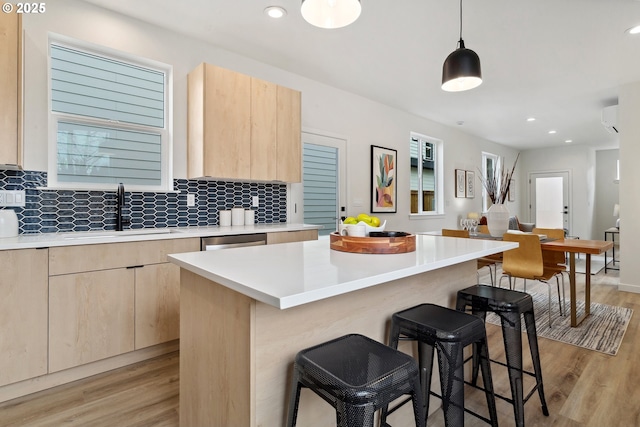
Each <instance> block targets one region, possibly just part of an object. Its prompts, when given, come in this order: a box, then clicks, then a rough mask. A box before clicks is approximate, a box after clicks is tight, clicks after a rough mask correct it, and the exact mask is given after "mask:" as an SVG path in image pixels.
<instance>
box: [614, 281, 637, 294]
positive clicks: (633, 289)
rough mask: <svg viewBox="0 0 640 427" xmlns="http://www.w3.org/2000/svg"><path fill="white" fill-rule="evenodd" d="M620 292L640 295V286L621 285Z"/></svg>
mask: <svg viewBox="0 0 640 427" xmlns="http://www.w3.org/2000/svg"><path fill="white" fill-rule="evenodd" d="M618 290H619V291H623V292H633V293H634V294H640V286H637V285H624V284H622V283H620V284H619V285H618Z"/></svg>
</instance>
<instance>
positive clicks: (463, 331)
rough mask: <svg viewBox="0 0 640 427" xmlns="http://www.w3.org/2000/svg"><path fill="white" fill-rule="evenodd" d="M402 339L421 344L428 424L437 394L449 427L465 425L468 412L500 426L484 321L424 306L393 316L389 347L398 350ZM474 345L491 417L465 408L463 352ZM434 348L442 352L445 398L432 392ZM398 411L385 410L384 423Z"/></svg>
mask: <svg viewBox="0 0 640 427" xmlns="http://www.w3.org/2000/svg"><path fill="white" fill-rule="evenodd" d="M400 339H409V340H415V341H418V360H419V365H420V373H421V385H422V395H423V400H424V410H423V416H424V419H425V422H426V419H427V416H428V414H429V395H434V396H437V397H439V398H441V399H442V409H443V411H444V418H445V425H446V426H447V427H457V426H463V425H464V412H465V411H466V412H468V413H470V414H472V415H474V416H476V417H478V418H480V419H482V420H484V421H486V422H488V423H490V424H491V425H492V426H494V427H495V426H497V425H498V418H497V414H496V403H495V398H494V393H493V382H492V379H491V367H490V366H489V353H488V348H487V335H486V332H485V326H484V322H483V321H482V320H481V319H479V318H478V317H476V316H472V315H470V314H466V313H462V312H459V311H456V310H452V309H449V308H445V307H441V306H438V305H433V304H421V305H418V306H415V307H412V308H409V309H407V310H403V311H400V312H398V313H395V314H394V315H393V316H392V320H391V331H390V334H389V346H390V347H392V348H397V347H398V341H399V340H400ZM470 344H473V345H474V349H475V351H477V354H479V355H480V367H481V369H482V378H483V380H484V390H485V394H486V398H487V407H488V408H489V418H486V417H483V416H482V415H480V414H477V413H475V412H473V411H471V410H469V409H466V408H465V407H464V360H463V349H464V347H466V346H467V345H470ZM434 349H437V350H438V367H439V372H440V382H441V390H442V395H438V394H436V393H434V392H432V391H431V377H432V368H433V354H434ZM403 403H404V402H403ZM403 403H401V404H400V405H402V404H403ZM396 409H398V406H396V407H394V408H392V409H391V410H389V411H387V408H385V409H383V411H382V421H383V423H384V422H385V420H386V417H387V414H389V413H391V412H393V411H395V410H396ZM382 425H385V424H382Z"/></svg>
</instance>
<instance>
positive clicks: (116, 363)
mask: <svg viewBox="0 0 640 427" xmlns="http://www.w3.org/2000/svg"><path fill="white" fill-rule="evenodd" d="M179 349H180V340H174V341H170V342H168V343H163V344H158V345H155V346H153V347H148V348H143V349H141V350H137V351H132V352H130V353H125V354H121V355H119V356H114V357H110V358H108V359H103V360H98V361H96V362H92V363H87V364H86V365H81V366H76V367H74V368H69V369H65V370H64V371H59V372H54V373H51V374H47V375H42V376H40V377H36V378H31V379H28V380H24V381H20V382H17V383H13V384H8V385H6V386H3V387H0V402H6V401H8V400H12V399H15V398H18V397H22V396H26V395H28V394H31V393H36V392H38V391H42V390H47V389H49V388H53V387H57V386H59V385H62V384H67V383H70V382H73V381H77V380H80V379H83V378H87V377H90V376H92V375H96V374H101V373H103V372H107V371H111V370H113V369H117V368H122V367H123V366H127V365H132V364H134V363H138V362H142V361H143V360H147V359H153V358H154V357H158V356H161V355H163V354H167V353H171V352H174V351H177V350H179Z"/></svg>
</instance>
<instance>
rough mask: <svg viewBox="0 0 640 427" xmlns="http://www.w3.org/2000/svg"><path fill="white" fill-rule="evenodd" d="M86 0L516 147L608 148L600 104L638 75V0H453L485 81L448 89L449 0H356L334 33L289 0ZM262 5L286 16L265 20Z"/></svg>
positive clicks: (454, 34)
mask: <svg viewBox="0 0 640 427" xmlns="http://www.w3.org/2000/svg"><path fill="white" fill-rule="evenodd" d="M85 1H87V2H89V3H93V4H96V5H99V6H102V7H104V8H107V9H111V10H114V11H117V12H120V13H122V14H124V15H128V16H132V17H135V18H138V19H140V20H142V21H147V22H150V23H153V24H156V25H158V26H161V27H165V28H168V29H171V30H174V31H176V32H179V33H183V34H186V35H189V36H193V37H196V38H199V39H202V40H206V41H208V42H209V43H211V44H213V45H217V46H219V47H222V48H225V49H227V50H230V51H234V52H237V53H239V54H242V55H244V56H248V57H251V58H254V59H256V60H259V61H261V62H264V63H267V64H270V65H272V66H275V67H279V68H282V69H285V70H288V71H291V72H294V73H296V74H300V75H303V76H305V77H308V78H311V79H313V80H316V81H320V82H323V83H326V84H329V85H331V86H334V87H337V88H341V89H343V90H346V91H349V92H353V93H356V94H359V95H362V96H364V97H367V98H370V99H373V100H375V101H378V102H381V103H384V104H387V105H390V106H393V107H396V108H399V109H401V110H404V111H407V112H410V113H413V114H416V115H418V116H423V117H426V118H428V119H431V120H433V121H436V122H440V123H443V124H446V125H450V126H453V127H460V128H462V130H464V131H465V132H467V133H470V134H473V135H477V136H479V137H482V138H485V139H488V140H491V141H495V142H498V143H500V144H504V145H507V146H511V147H514V148H517V149H520V150H526V149H535V148H541V147H552V146H564V145H566V144H567V143H566V142H565V141H566V140H568V139H569V140H572V142H571V144H574V145H575V144H584V145H587V146H591V147H596V148H615V147H617V146H618V136H617V135H615V134H610V133H608V132H607V131H606V130H605V129H604V127H603V126H602V124H601V122H600V117H601V111H602V108H603V107H605V106H608V105H613V104H617V99H618V88H619V86H620V85H622V84H626V83H631V82H636V81H640V35H637V36H635V37H634V36H630V35H627V34H625V30H626V29H628V28H630V27H633V26H635V25H638V24H640V1H638V0H529V1H523V0H466V1H464V3H463V38H464V40H465V44H466V47H467V48H469V49H472V50H474V51H475V52H476V53H477V54H478V55H479V56H480V59H481V62H482V74H483V79H484V81H483V83H482V85H481V86H480V87H478V88H476V89H473V90H470V91H467V92H459V93H450V92H444V91H442V90H441V89H440V83H441V73H442V63H443V62H444V59H445V58H446V57H447V55H448V54H449V53H450V52H452V51H453V50H454V49H455V48H456V44H457V41H458V36H459V2H458V1H455V0H399V1H391V0H362V14H361V16H360V18H359V19H358V20H357V21H356V22H355V23H354V24H351V25H350V26H347V27H344V28H341V29H336V30H324V29H319V28H316V27H313V26H311V25H309V24H308V23H306V22H305V21H304V20H303V19H302V16H301V15H300V3H301V1H300V0H185V1H175V0H135V1H131V0H85ZM270 5H278V6H282V7H284V8H285V9H286V10H287V11H288V14H287V16H286V17H285V18H283V19H280V20H277V21H276V20H273V19H271V18H268V17H267V16H266V15H265V14H264V13H263V10H264V9H265V8H266V7H267V6H270ZM528 117H535V118H536V120H535V121H533V122H528V121H527V120H526V119H527V118H528ZM550 130H556V132H557V133H555V134H549V133H548V132H549V131H550Z"/></svg>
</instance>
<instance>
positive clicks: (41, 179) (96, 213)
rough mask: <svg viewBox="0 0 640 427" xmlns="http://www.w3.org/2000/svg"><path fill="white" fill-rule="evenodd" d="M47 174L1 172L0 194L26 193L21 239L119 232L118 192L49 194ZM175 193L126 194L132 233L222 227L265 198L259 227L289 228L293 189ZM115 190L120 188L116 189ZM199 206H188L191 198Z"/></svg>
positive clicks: (211, 184)
mask: <svg viewBox="0 0 640 427" xmlns="http://www.w3.org/2000/svg"><path fill="white" fill-rule="evenodd" d="M46 185H47V173H46V172H39V171H13V170H0V190H24V191H25V206H24V207H14V208H7V209H14V210H15V212H16V214H17V216H18V221H19V224H20V233H22V234H32V233H57V232H61V231H93V230H113V229H114V228H115V224H116V219H115V215H116V203H115V202H116V189H115V188H114V190H113V191H90V190H87V191H80V190H43V189H41V188H43V187H46ZM173 186H174V190H175V192H129V191H126V192H125V208H124V209H123V214H124V216H125V217H128V218H129V219H130V225H129V226H128V228H163V227H186V226H207V225H218V211H219V210H223V209H231V208H233V207H242V208H245V209H249V208H251V205H252V200H253V196H259V198H260V206H259V207H258V208H253V209H255V210H256V215H255V217H256V223H278V222H287V186H286V184H276V183H254V182H251V183H248V182H230V181H208V180H200V181H198V180H187V179H175V180H174V183H173ZM114 187H115V186H114ZM188 194H192V195H195V205H194V206H187V195H188Z"/></svg>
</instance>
